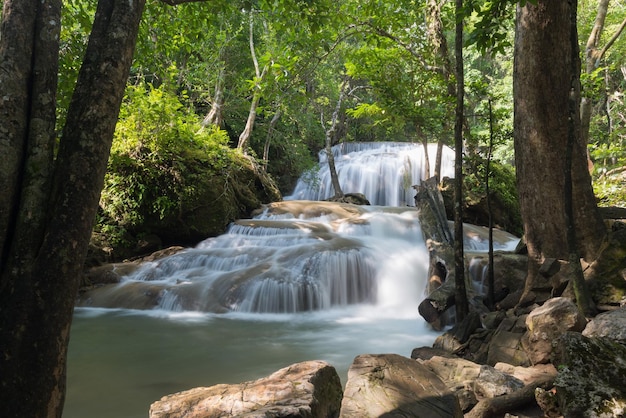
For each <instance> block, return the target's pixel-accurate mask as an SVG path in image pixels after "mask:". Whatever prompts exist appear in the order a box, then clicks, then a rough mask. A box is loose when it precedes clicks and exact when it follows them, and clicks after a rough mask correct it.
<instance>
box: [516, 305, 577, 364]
mask: <svg viewBox="0 0 626 418" xmlns="http://www.w3.org/2000/svg"><path fill="white" fill-rule="evenodd" d="M586 324H587V320H586V319H585V316H584V315H583V314H582V313H581V312H580V311H579V310H578V307H577V306H576V304H574V302H572V301H571V300H570V299H568V298H562V297H559V298H553V299H550V300H548V301H547V302H546V303H544V304H543V305H542V306H540V307H538V308H536V309H533V311H532V312H530V314H528V316H527V317H526V327H527V328H528V331H527V333H526V334H525V335H524V338H523V339H522V345H523V347H524V349H525V350H526V352H527V353H528V358H529V360H530V362H531V364H539V363H548V362H549V361H550V356H551V354H552V343H553V341H556V340H557V339H558V338H559V337H560V336H561V335H562V334H563V333H565V332H566V331H577V332H580V331H582V330H583V329H584V328H585V325H586Z"/></svg>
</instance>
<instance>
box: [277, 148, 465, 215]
mask: <svg viewBox="0 0 626 418" xmlns="http://www.w3.org/2000/svg"><path fill="white" fill-rule="evenodd" d="M424 156H425V153H424V147H423V146H422V145H421V144H413V143H406V142H349V143H345V144H339V145H336V146H335V147H333V157H334V159H335V166H336V169H337V175H338V177H339V183H340V184H341V188H342V190H343V192H344V193H363V194H364V195H365V197H366V198H367V199H368V200H369V202H370V203H371V204H372V205H380V206H415V200H414V197H415V190H413V186H414V185H419V184H420V183H421V181H422V180H425V179H427V178H429V177H431V176H433V175H434V170H435V158H436V156H437V145H436V144H430V145H429V146H428V156H429V162H430V173H426V168H425V164H424ZM319 157H320V165H319V168H318V169H317V170H314V171H312V172H310V173H307V174H305V175H304V176H302V177H301V178H300V180H299V181H298V184H297V185H296V188H295V190H294V192H293V194H292V195H291V196H287V197H285V199H294V200H324V199H328V198H329V197H331V196H333V195H334V194H335V191H334V189H333V187H332V183H331V179H330V171H329V169H328V163H327V160H326V152H325V151H324V150H322V151H321V152H320V155H319ZM441 177H454V151H453V150H452V149H450V148H448V147H444V148H443V154H442V163H441Z"/></svg>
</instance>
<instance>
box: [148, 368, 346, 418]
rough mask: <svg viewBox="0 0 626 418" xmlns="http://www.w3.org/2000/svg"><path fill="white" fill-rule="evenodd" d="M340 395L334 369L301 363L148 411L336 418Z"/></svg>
mask: <svg viewBox="0 0 626 418" xmlns="http://www.w3.org/2000/svg"><path fill="white" fill-rule="evenodd" d="M341 397H342V389H341V382H340V380H339V376H338V375H337V371H336V370H335V368H334V367H332V366H330V365H329V364H327V363H325V362H323V361H305V362H302V363H296V364H293V365H291V366H288V367H285V368H283V369H280V370H278V371H277V372H275V373H273V374H271V375H270V376H268V377H264V378H261V379H258V380H255V381H251V382H245V383H241V384H235V385H226V384H221V385H215V386H211V387H204V388H203V387H200V388H195V389H191V390H187V391H184V392H179V393H175V394H173V395H168V396H165V397H163V398H161V400H159V401H157V402H154V403H153V404H152V405H151V406H150V418H182V417H185V418H218V417H220V418H222V417H244V416H245V417H247V418H262V417H270V416H271V417H290V418H298V417H303V418H318V417H319V418H327V417H336V416H338V414H339V408H340V406H341Z"/></svg>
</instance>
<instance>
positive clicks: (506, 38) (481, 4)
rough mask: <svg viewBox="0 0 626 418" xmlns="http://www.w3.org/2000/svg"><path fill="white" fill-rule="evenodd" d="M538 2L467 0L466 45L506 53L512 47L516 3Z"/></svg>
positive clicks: (483, 50) (529, 0)
mask: <svg viewBox="0 0 626 418" xmlns="http://www.w3.org/2000/svg"><path fill="white" fill-rule="evenodd" d="M526 3H530V4H537V0H522V1H515V0H489V1H484V0H466V1H465V2H464V8H465V10H464V11H463V15H464V16H465V17H466V18H468V20H469V25H468V26H469V33H468V35H467V37H466V45H468V46H469V45H475V46H476V48H477V49H478V50H479V51H480V52H482V53H491V54H501V55H504V54H505V50H506V49H507V48H509V47H511V36H510V35H511V32H512V28H513V22H514V20H515V5H516V4H519V6H520V7H523V6H524V5H525V4H526Z"/></svg>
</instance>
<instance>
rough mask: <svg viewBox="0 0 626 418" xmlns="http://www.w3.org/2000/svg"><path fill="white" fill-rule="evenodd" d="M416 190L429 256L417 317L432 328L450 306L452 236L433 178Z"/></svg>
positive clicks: (451, 292)
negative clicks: (425, 291) (424, 285)
mask: <svg viewBox="0 0 626 418" xmlns="http://www.w3.org/2000/svg"><path fill="white" fill-rule="evenodd" d="M414 188H415V190H416V192H417V193H416V195H415V206H416V207H417V208H418V211H419V219H420V225H421V228H422V234H423V236H424V241H425V243H426V248H427V249H428V252H429V255H430V265H429V269H428V277H429V280H428V286H427V292H428V296H427V297H426V299H424V300H423V301H422V302H421V303H420V305H419V308H418V310H419V313H420V315H421V316H422V317H423V318H424V319H425V320H426V322H428V323H429V324H430V325H431V326H432V327H433V328H434V329H437V330H439V329H441V328H442V327H443V326H444V325H446V324H445V323H443V321H442V314H443V313H444V312H445V311H446V310H447V309H449V308H450V307H451V306H453V305H454V292H455V290H454V281H453V280H447V278H449V277H454V247H453V242H454V237H453V236H452V231H450V225H449V223H448V219H447V217H446V210H445V207H444V204H443V197H442V196H441V192H440V191H439V185H438V183H437V179H436V178H434V177H431V178H429V179H427V180H425V181H423V182H422V183H421V184H420V185H419V186H414Z"/></svg>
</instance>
